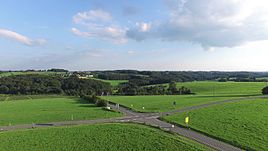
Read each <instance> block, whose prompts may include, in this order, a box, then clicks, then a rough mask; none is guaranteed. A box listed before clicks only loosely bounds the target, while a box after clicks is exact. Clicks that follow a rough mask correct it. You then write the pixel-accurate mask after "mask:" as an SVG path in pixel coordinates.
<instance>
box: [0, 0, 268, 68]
mask: <svg viewBox="0 0 268 151" xmlns="http://www.w3.org/2000/svg"><path fill="white" fill-rule="evenodd" d="M0 58H1V59H0V70H26V69H50V68H64V69H68V70H114V69H135V70H164V71H167V70H172V71H190V70H191V71H268V62H267V60H268V1H267V0H254V1H253V0H202V1H201V0H135V1H134V0H38V1H36V0H20V1H17V0H0Z"/></svg>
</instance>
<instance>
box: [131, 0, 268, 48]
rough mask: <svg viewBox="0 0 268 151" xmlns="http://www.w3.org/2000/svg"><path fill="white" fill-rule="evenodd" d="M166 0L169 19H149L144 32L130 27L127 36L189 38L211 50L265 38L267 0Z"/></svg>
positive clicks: (134, 37) (267, 35)
mask: <svg viewBox="0 0 268 151" xmlns="http://www.w3.org/2000/svg"><path fill="white" fill-rule="evenodd" d="M165 1H166V4H167V6H168V9H169V16H168V19H166V20H162V21H160V22H156V21H155V22H152V24H151V25H150V28H149V29H150V30H149V31H147V32H144V30H141V28H130V29H129V30H128V31H127V36H128V37H129V38H132V39H135V40H138V41H141V40H145V39H149V38H158V39H161V40H164V41H189V42H192V43H198V44H200V45H201V46H202V47H203V48H205V49H207V50H210V51H211V50H213V49H214V48H215V47H235V46H239V45H242V44H244V43H247V42H251V41H259V40H267V39H268V18H267V15H268V3H267V1H266V0H254V1H252V0H221V1H219V0H202V1H197V0H165ZM143 27H146V26H144V25H143ZM148 27H149V26H148ZM144 29H147V28H144Z"/></svg>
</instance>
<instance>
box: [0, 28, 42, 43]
mask: <svg viewBox="0 0 268 151" xmlns="http://www.w3.org/2000/svg"><path fill="white" fill-rule="evenodd" d="M0 37H4V38H8V39H11V40H15V41H18V42H20V43H22V44H25V45H28V46H33V45H42V44H44V43H46V40H45V39H35V40H32V39H30V38H28V37H26V36H23V35H21V34H19V33H16V32H14V31H11V30H7V29H1V28H0Z"/></svg>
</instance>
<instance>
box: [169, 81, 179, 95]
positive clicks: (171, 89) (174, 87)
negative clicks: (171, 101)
mask: <svg viewBox="0 0 268 151" xmlns="http://www.w3.org/2000/svg"><path fill="white" fill-rule="evenodd" d="M168 91H169V92H170V93H171V94H176V93H177V92H178V89H177V84H176V82H175V81H172V82H170V83H169V87H168Z"/></svg>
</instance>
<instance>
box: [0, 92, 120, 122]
mask: <svg viewBox="0 0 268 151" xmlns="http://www.w3.org/2000/svg"><path fill="white" fill-rule="evenodd" d="M2 97H3V96H2ZM14 97H15V96H14ZM21 97H22V96H18V97H17V99H22V98H21ZM25 97H27V96H25ZM32 97H33V98H34V97H36V98H35V99H32V98H31V99H29V98H28V99H25V100H19V101H16V99H15V100H12V97H11V99H9V101H0V125H1V126H3V125H16V124H29V123H46V122H53V121H66V120H68V121H70V120H72V119H73V120H85V119H97V118H109V117H116V116H120V115H121V114H120V113H116V112H110V111H106V110H104V109H102V108H100V107H96V106H95V105H93V104H88V103H87V102H86V101H84V100H81V99H79V98H74V97H73V98H72V97H56V96H54V97H50V98H46V96H40V98H38V96H32Z"/></svg>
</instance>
